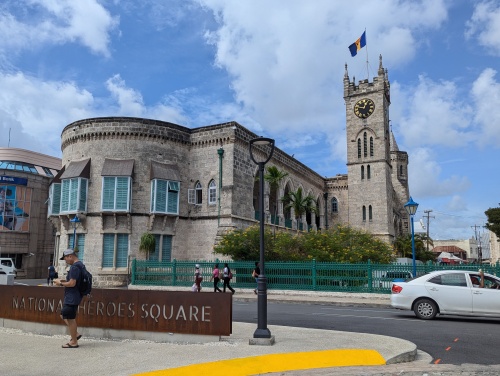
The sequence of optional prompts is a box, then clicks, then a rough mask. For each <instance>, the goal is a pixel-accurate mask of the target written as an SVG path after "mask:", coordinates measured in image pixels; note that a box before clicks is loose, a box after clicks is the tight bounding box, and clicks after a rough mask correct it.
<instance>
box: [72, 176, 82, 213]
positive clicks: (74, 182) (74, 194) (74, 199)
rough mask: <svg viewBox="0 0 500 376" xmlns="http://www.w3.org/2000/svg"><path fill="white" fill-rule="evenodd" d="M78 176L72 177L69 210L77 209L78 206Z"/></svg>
mask: <svg viewBox="0 0 500 376" xmlns="http://www.w3.org/2000/svg"><path fill="white" fill-rule="evenodd" d="M79 180H80V179H78V178H74V179H70V188H69V211H76V209H77V208H78V206H77V205H78V185H79V184H78V183H79Z"/></svg>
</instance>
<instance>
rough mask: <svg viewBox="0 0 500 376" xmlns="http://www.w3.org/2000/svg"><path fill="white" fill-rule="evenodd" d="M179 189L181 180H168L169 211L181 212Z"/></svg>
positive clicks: (172, 212)
mask: <svg viewBox="0 0 500 376" xmlns="http://www.w3.org/2000/svg"><path fill="white" fill-rule="evenodd" d="M179 190H180V187H179V182H177V181H169V182H168V208H167V212H168V213H171V214H179Z"/></svg>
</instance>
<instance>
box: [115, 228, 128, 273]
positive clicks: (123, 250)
mask: <svg viewBox="0 0 500 376" xmlns="http://www.w3.org/2000/svg"><path fill="white" fill-rule="evenodd" d="M116 236H117V237H118V239H117V244H116V247H117V250H116V267H117V268H126V267H127V258H128V234H117V235H116Z"/></svg>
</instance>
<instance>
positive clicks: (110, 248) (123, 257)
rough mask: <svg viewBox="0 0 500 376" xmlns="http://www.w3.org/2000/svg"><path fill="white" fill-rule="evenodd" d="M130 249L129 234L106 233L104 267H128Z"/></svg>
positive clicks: (103, 254)
mask: <svg viewBox="0 0 500 376" xmlns="http://www.w3.org/2000/svg"><path fill="white" fill-rule="evenodd" d="M128 250H129V236H128V234H104V235H103V250H102V267H103V268H126V267H127V265H128Z"/></svg>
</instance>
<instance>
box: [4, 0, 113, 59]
mask: <svg viewBox="0 0 500 376" xmlns="http://www.w3.org/2000/svg"><path fill="white" fill-rule="evenodd" d="M7 5H8V6H7ZM7 5H6V6H4V7H3V8H1V11H0V34H1V35H2V38H1V39H0V51H1V54H2V55H5V53H6V51H9V52H12V51H22V50H25V49H37V48H42V47H43V46H44V45H54V44H62V43H68V42H74V41H78V42H80V43H81V44H82V45H84V46H86V47H87V48H89V49H90V50H91V51H92V52H93V53H96V54H102V55H104V56H106V57H109V56H110V51H109V44H110V35H109V33H110V32H111V31H112V30H113V29H114V28H116V27H117V25H118V18H117V17H112V16H111V15H110V14H109V12H108V11H107V10H106V9H105V8H104V7H103V6H102V5H101V4H99V2H98V1H96V0H85V1H73V0H59V1H52V0H24V1H23V0H20V1H19V2H16V3H13V2H12V3H8V4H7ZM25 12H29V13H31V18H30V19H29V21H26V20H25V17H24V14H25Z"/></svg>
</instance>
